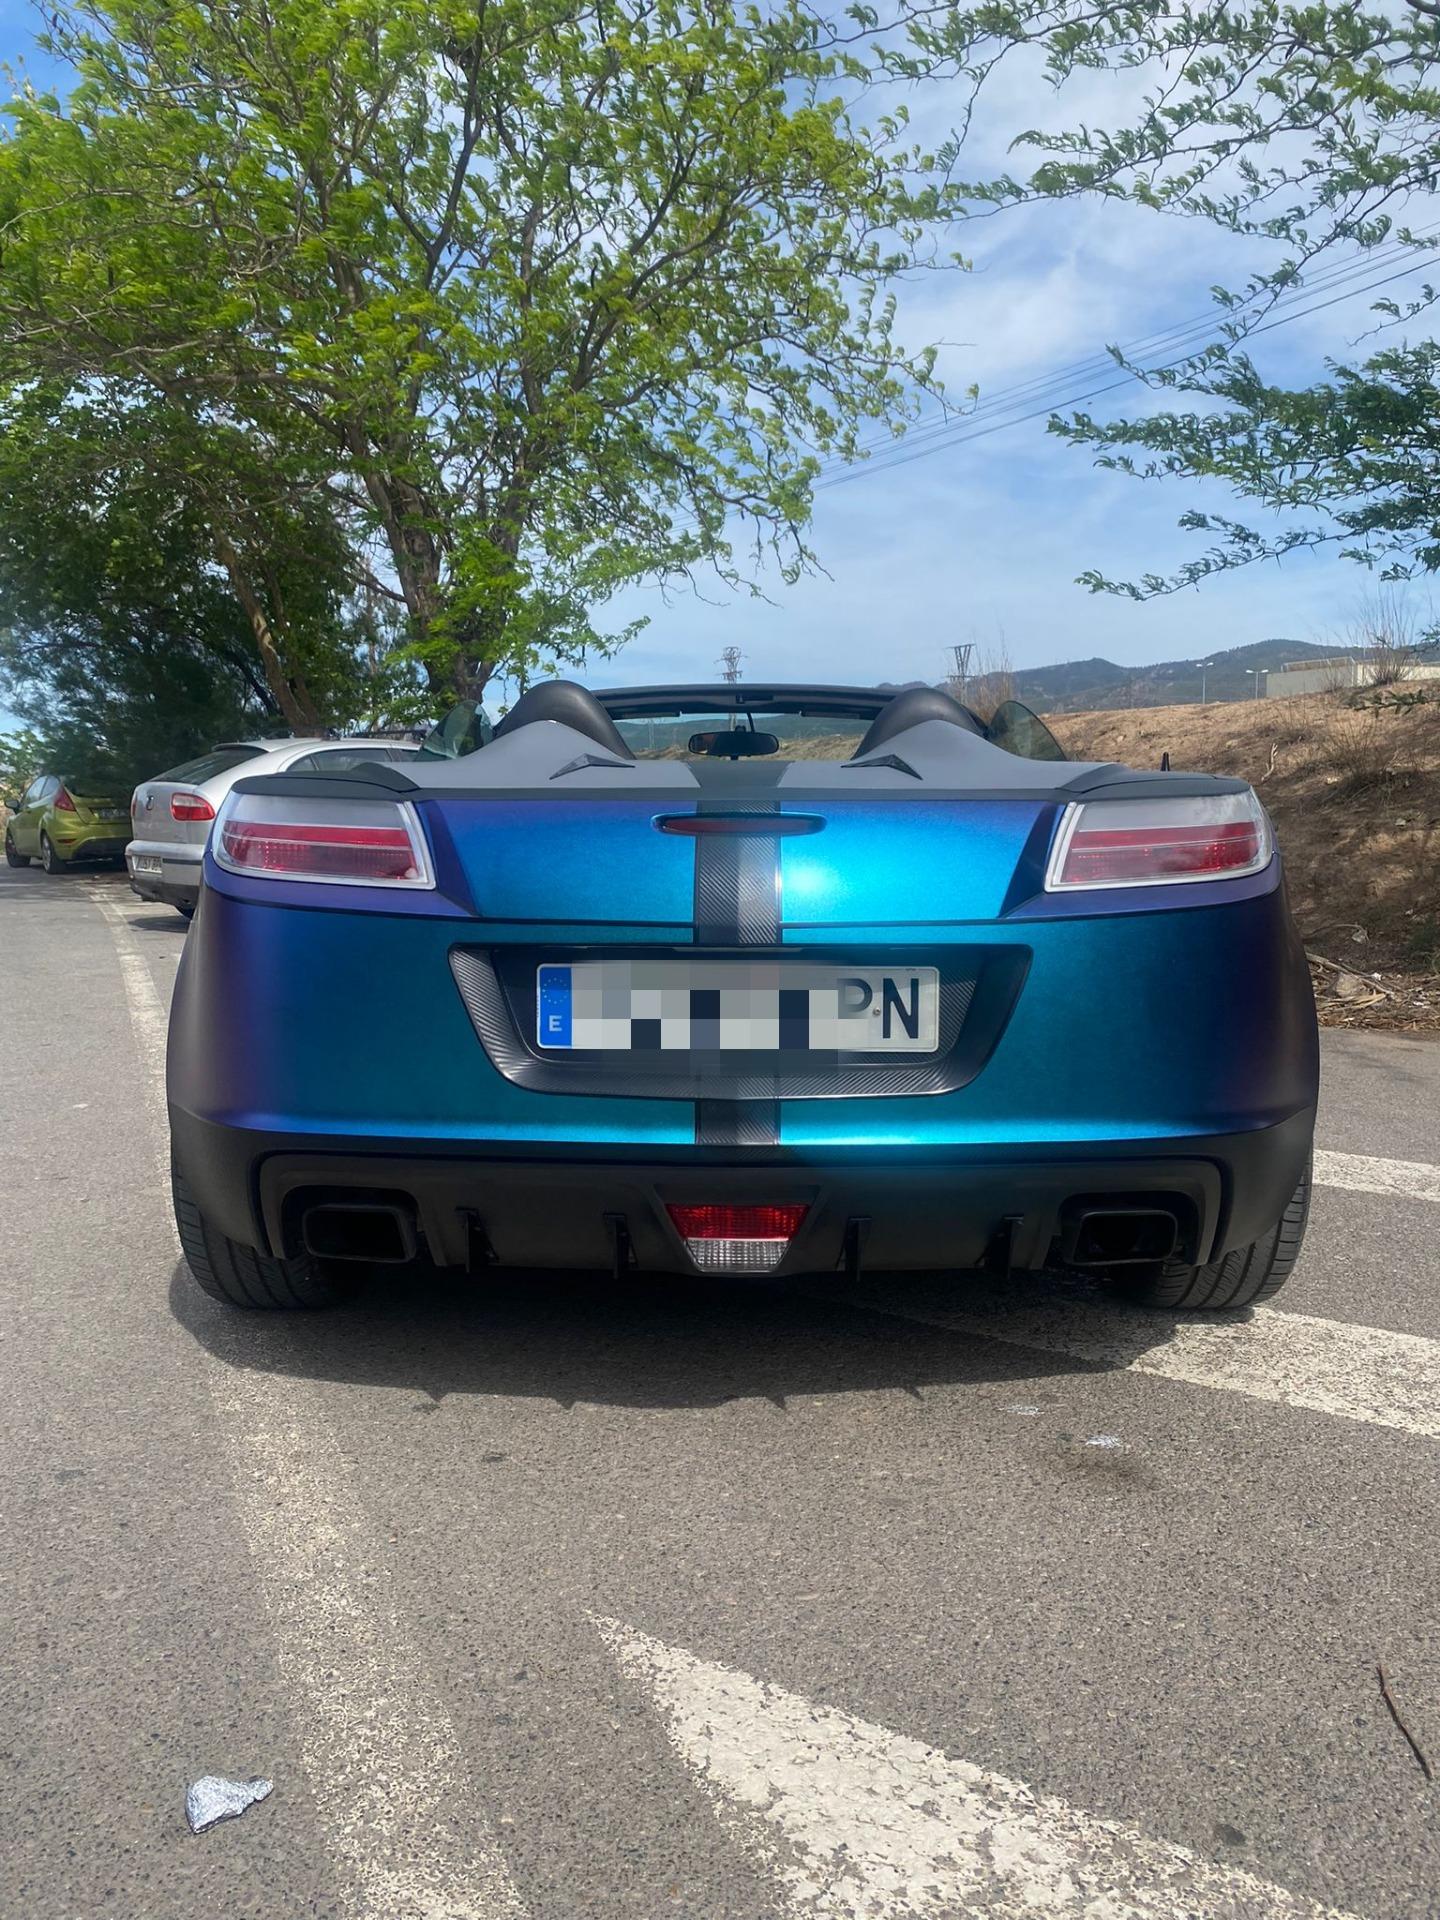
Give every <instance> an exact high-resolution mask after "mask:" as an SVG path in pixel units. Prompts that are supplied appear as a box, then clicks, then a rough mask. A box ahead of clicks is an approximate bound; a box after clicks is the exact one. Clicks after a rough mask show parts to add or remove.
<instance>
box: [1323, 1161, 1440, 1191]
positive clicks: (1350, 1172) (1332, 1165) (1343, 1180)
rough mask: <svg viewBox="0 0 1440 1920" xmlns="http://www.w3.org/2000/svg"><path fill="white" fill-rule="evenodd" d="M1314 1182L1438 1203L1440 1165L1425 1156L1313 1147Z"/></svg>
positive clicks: (1326, 1185) (1350, 1189)
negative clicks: (1388, 1157) (1389, 1156)
mask: <svg viewBox="0 0 1440 1920" xmlns="http://www.w3.org/2000/svg"><path fill="white" fill-rule="evenodd" d="M1315 1184H1316V1185H1317V1186H1321V1187H1344V1188H1346V1189H1347V1190H1348V1191H1349V1192H1351V1193H1394V1194H1399V1195H1401V1196H1402V1197H1403V1198H1405V1199H1407V1200H1433V1201H1435V1202H1437V1203H1440V1167H1432V1166H1429V1165H1428V1164H1427V1163H1426V1162H1425V1161H1424V1160H1379V1159H1375V1158H1373V1157H1372V1156H1371V1155H1370V1154H1368V1153H1330V1152H1328V1151H1326V1149H1324V1148H1322V1147H1317V1148H1316V1149H1315Z"/></svg>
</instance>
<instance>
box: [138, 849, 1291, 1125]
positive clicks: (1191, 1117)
mask: <svg viewBox="0 0 1440 1920" xmlns="http://www.w3.org/2000/svg"><path fill="white" fill-rule="evenodd" d="M1009 831H1010V832H1011V833H1012V834H1014V833H1018V834H1020V835H1021V836H1022V838H1023V835H1024V832H1025V827H1024V822H1023V821H1012V822H1011V824H1010V828H1009ZM823 837H824V836H823V835H817V836H815V839H816V840H817V841H818V840H820V839H823ZM653 841H654V843H656V844H664V839H663V836H660V835H654V836H653ZM801 844H802V845H803V844H806V843H801ZM1014 844H1015V843H1014V841H1013V840H1012V842H1011V845H1012V850H1013V846H1014ZM877 857H878V853H877ZM1012 857H1013V851H1012ZM907 865H908V861H907ZM209 868H210V863H208V862H207V869H209ZM207 877H208V880H209V884H208V886H207V890H206V893H205V895H204V898H203V902H202V907H201V912H200V916H199V919H198V920H197V922H196V925H195V928H194V930H193V931H192V934H191V937H190V940H189V942H188V943H187V954H186V959H185V962H184V965H183V967H182V975H181V980H180V983H179V985H178V987H177V994H176V1014H175V1040H174V1044H173V1045H172V1083H171V1085H172V1098H173V1099H175V1100H176V1101H177V1103H178V1104H179V1105H181V1106H182V1107H184V1108H185V1109H186V1111H188V1112H190V1113H193V1114H195V1115H196V1116H198V1117H200V1118H202V1119H209V1120H214V1121H218V1122H222V1123H227V1124H230V1125H233V1126H240V1127H247V1128H257V1129H258V1128H268V1129H271V1130H273V1131H281V1132H284V1131H290V1132H293V1133H295V1134H296V1135H298V1136H304V1135H307V1134H315V1135H319V1134H329V1135H335V1136H341V1137H343V1136H347V1135H348V1136H351V1137H354V1138H357V1139H370V1138H396V1139H406V1140H413V1141H414V1142H415V1143H416V1145H417V1146H421V1145H423V1144H425V1143H435V1142H441V1143H443V1142H447V1141H448V1142H456V1143H469V1142H474V1143H480V1142H484V1141H486V1140H493V1141H496V1142H516V1141H549V1142H557V1143H562V1142H574V1143H584V1144H591V1145H599V1144H615V1145H617V1146H623V1147H627V1148H633V1147H644V1146H647V1145H654V1146H661V1145H677V1146H689V1145H692V1144H693V1141H694V1138H695V1132H694V1125H695V1118H694V1107H693V1104H692V1103H691V1102H690V1101H687V1100H665V1099H652V1098H648V1097H645V1098H625V1097H617V1096H606V1095H588V1094H587V1095H583V1096H582V1095H572V1094H564V1095H559V1094H553V1093H548V1092H547V1093H539V1092H535V1091H533V1090H529V1089H526V1088H523V1087H519V1086H516V1085H514V1084H513V1083H511V1082H510V1081H508V1080H506V1079H504V1078H503V1077H502V1076H501V1075H500V1074H499V1073H498V1072H497V1071H496V1070H495V1069H494V1067H492V1066H491V1064H490V1061H489V1059H488V1058H487V1056H486V1054H485V1052H484V1049H483V1048H482V1047H481V1045H480V1043H479V1041H478V1039H477V1038H476V1035H475V1032H474V1029H473V1027H472V1025H471V1023H470V1020H469V1016H468V1015H467V1013H466V1011H465V1008H464V1005H463V1003H462V1001H461V999H460V996H459V993H458V991H457V989H456V987H455V983H454V981H453V979H452V977H451V974H450V968H449V964H448V955H449V950H450V948H451V946H452V945H453V944H454V943H455V941H456V940H457V939H465V938H468V939H470V940H472V941H473V940H474V939H476V938H477V937H480V938H483V939H484V940H485V941H486V942H488V943H490V944H494V945H501V944H510V943H515V942H519V943H528V944H533V943H534V940H535V930H534V927H533V926H528V927H527V926H525V925H523V924H522V925H512V926H503V927H502V926H494V925H487V926H485V927H484V929H483V933H482V929H481V927H480V926H479V925H478V924H477V923H476V922H474V921H470V922H469V923H467V924H466V925H464V926H463V927H462V926H457V924H456V922H455V920H454V919H453V918H451V919H438V918H434V917H423V916H422V917H415V916H409V915H406V914H403V913H397V914H376V913H357V912H355V911H354V910H353V909H348V908H347V906H345V905H343V904H339V903H338V900H337V896H338V895H339V890H338V889H320V888H314V887H311V888H308V889H307V888H304V887H303V886H300V885H297V886H294V887H287V888H286V889H285V891H286V893H287V894H289V895H291V896H292V897H293V896H294V895H296V894H304V893H308V894H309V896H310V898H311V900H312V901H313V900H314V899H315V896H316V895H317V894H321V893H322V892H323V894H324V895H325V898H324V899H323V901H322V902H321V903H320V904H318V905H313V906H310V907H308V908H307V907H300V906H298V905H291V906H288V907H280V906H275V905H270V906H264V907H261V906H257V905H255V904H254V903H253V899H247V898H246V897H245V896H247V895H251V894H252V893H253V888H254V886H256V885H260V884H264V883H244V882H241V883H238V884H237V883H236V881H235V880H234V878H233V876H229V875H223V874H219V873H218V872H215V871H213V870H211V871H209V872H208V874H207ZM871 884H872V885H873V886H875V887H878V885H879V878H878V875H877V876H876V877H875V879H874V880H873V881H872V882H871ZM905 884H906V888H907V891H908V888H909V886H910V885H912V884H913V885H914V886H915V887H916V888H917V889H920V888H921V887H922V886H923V877H922V876H921V875H919V874H917V875H916V876H915V877H914V880H913V882H912V881H910V880H909V879H908V878H907V880H906V882H905ZM987 884H988V883H987ZM890 885H891V888H892V897H893V889H894V886H895V880H894V875H893V871H892V875H891V880H890ZM1177 891H1178V890H1177ZM1186 891H1187V893H1188V890H1186ZM1213 891H1214V889H1212V888H1210V887H1206V888H1204V889H1200V888H1196V889H1195V895H1196V896H1201V897H1199V898H1194V896H1191V897H1187V898H1185V899H1184V900H1183V901H1182V900H1180V899H1178V898H1177V899H1176V904H1174V905H1173V906H1172V907H1170V908H1169V910H1168V911H1164V912H1156V911H1147V912H1144V913H1123V912H1121V913H1104V914H1092V916H1090V917H1089V918H1086V919H1083V920H1082V919H1074V918H1070V917H1068V916H1066V917H1063V918H1061V917H1057V918H1055V919H1052V920H1048V921H1047V920H1044V919H1041V918H1032V917H1022V916H1019V915H1016V916H1013V917H1011V918H1009V919H1002V920H998V921H997V920H990V921H983V920H980V921H976V920H970V921H956V922H954V923H952V924H950V925H949V926H946V927H944V928H937V927H936V926H935V925H934V924H933V922H932V923H931V924H930V925H929V926H928V927H927V929H926V933H925V940H926V944H927V946H941V947H943V946H944V945H946V944H962V945H964V946H966V947H968V948H972V949H973V948H977V947H979V948H983V947H985V946H989V945H1004V946H1007V947H1010V948H1014V947H1015V946H1016V945H1017V943H1018V944H1020V945H1023V946H1024V947H1026V948H1028V949H1029V951H1030V954H1031V963H1030V971H1029V976H1028V979H1027V980H1026V983H1025V985H1024V987H1023V989H1022V990H1021V992H1020V995H1019V999H1018V1001H1017V1003H1016V1005H1015V1008H1014V1010H1013V1012H1012V1014H1011V1017H1010V1019H1009V1022H1008V1025H1007V1026H1006V1028H1005V1029H1004V1031H1003V1032H1002V1033H1001V1034H1000V1036H999V1038H998V1040H997V1042H996V1044H995V1046H994V1049H993V1052H992V1054H991V1056H990V1058H989V1059H988V1061H987V1062H986V1063H985V1064H984V1065H983V1066H982V1068H981V1069H980V1071H979V1073H978V1074H977V1076H976V1077H975V1078H974V1079H973V1080H972V1081H971V1082H969V1084H968V1085H966V1086H964V1087H962V1088H960V1089H959V1090H958V1091H956V1092H954V1093H949V1094H939V1095H931V1096H905V1097H899V1098H884V1099H863V1098H862V1099H843V1100H839V1099H832V1100H791V1101H786V1102H783V1103H782V1105H781V1108H780V1129H779V1139H780V1144H781V1146H782V1148H787V1149H792V1150H793V1149H796V1148H805V1147H813V1148H815V1149H817V1150H821V1149H825V1148H832V1147H837V1146H865V1147H876V1148H887V1147H888V1148H905V1147H916V1148H923V1147H927V1146H933V1147H941V1146H948V1147H963V1146H966V1145H975V1146H981V1145H996V1144H1002V1143H1012V1144H1015V1145H1027V1144H1045V1143H1056V1144H1058V1143H1061V1142H1065V1141H1105V1140H1116V1141H1125V1140H1145V1139H1158V1138H1162V1137H1173V1138H1183V1137H1186V1136H1199V1135H1205V1134H1217V1133H1222V1132H1233V1131H1239V1130H1244V1129H1248V1128H1259V1127H1265V1126H1269V1125H1272V1124H1274V1123H1275V1122H1276V1121H1278V1120H1280V1119H1282V1118H1285V1117H1287V1116H1288V1115H1290V1114H1292V1113H1295V1112H1298V1111H1301V1110H1302V1109H1303V1108H1305V1107H1306V1106H1307V1105H1308V1104H1309V1103H1310V1102H1311V1101H1312V1100H1313V1093H1314V1080H1315V1073H1316V1064H1315V1041H1314V1030H1313V1024H1312V1018H1313V1017H1312V1015H1311V1013H1310V1008H1309V1002H1308V998H1307V996H1306V991H1305V984H1304V965H1303V956H1302V955H1301V953H1300V950H1299V946H1298V941H1297V940H1296V937H1295V935H1294V932H1293V929H1292V928H1291V926H1290V922H1289V919H1288V915H1287V913H1286V911H1285V906H1284V895H1283V891H1282V890H1281V888H1280V887H1279V885H1278V878H1277V876H1276V875H1274V874H1272V875H1271V877H1270V880H1269V884H1268V885H1267V886H1266V888H1265V890H1264V891H1262V892H1259V893H1250V892H1248V890H1247V891H1246V892H1245V894H1244V895H1243V897H1240V896H1237V895H1232V896H1230V897H1228V898H1224V897H1223V896H1222V898H1223V904H1218V905H1217V904H1215V903H1214V901H1213V899H1211V898H1210V897H1209V896H1210V895H1212V893H1213ZM831 897H832V899H833V898H834V897H835V896H833V895H832V896H831ZM872 897H875V896H874V895H872ZM913 897H914V898H915V899H916V900H917V901H919V900H922V899H925V898H927V897H928V896H927V895H925V894H923V893H921V892H919V891H917V893H916V894H915V895H914V896H913ZM1192 899H1193V904H1192ZM654 937H655V930H654V928H653V927H652V926H649V925H645V924H638V923H631V924H628V925H619V924H615V925H605V926H594V925H585V924H580V925H573V926H553V927H547V928H546V932H545V941H546V944H547V945H551V944H552V943H553V945H554V947H555V948H557V949H559V950H562V951H563V950H565V949H567V948H573V947H575V946H587V947H595V946H610V945H615V946H628V945H647V944H653V941H654ZM904 938H905V936H904V934H903V933H902V932H901V931H900V930H898V929H897V928H896V927H895V925H894V924H893V923H888V924H887V923H872V924H870V925H866V926H860V927H856V926H855V925H854V924H853V923H851V922H849V921H848V920H845V921H837V922H836V923H835V924H833V925H831V926H816V925H809V926H804V927H800V928H796V927H792V928H790V929H788V930H787V933H786V939H787V941H788V942H789V943H791V944H795V943H797V942H803V943H804V944H805V945H807V946H810V947H812V948H813V947H817V946H818V947H823V946H825V945H826V944H835V945H844V946H846V947H847V948H851V949H853V948H855V947H857V946H860V947H864V946H866V945H867V944H872V943H873V945H874V947H875V948H876V949H877V951H878V952H885V951H890V952H895V951H899V950H900V949H902V948H903V944H904ZM674 944H675V945H676V946H677V947H680V946H683V945H684V944H685V942H684V940H683V939H681V938H679V937H676V938H675V941H674Z"/></svg>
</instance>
